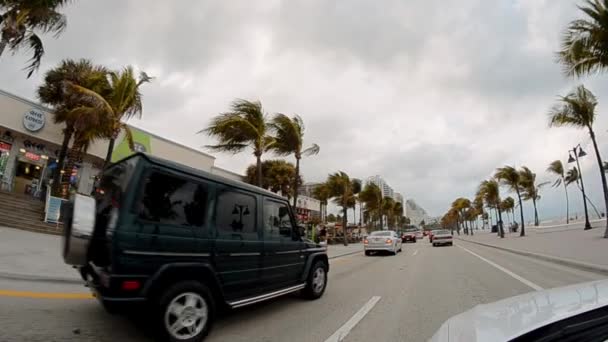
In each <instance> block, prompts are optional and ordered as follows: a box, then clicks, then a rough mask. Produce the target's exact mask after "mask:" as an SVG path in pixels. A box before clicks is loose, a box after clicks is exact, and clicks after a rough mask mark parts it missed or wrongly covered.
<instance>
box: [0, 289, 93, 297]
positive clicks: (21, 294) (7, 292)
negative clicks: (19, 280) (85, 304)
mask: <svg viewBox="0 0 608 342" xmlns="http://www.w3.org/2000/svg"><path fill="white" fill-rule="evenodd" d="M0 297H22V298H44V299H91V298H94V297H93V295H92V294H90V293H59V292H30V291H11V290H0Z"/></svg>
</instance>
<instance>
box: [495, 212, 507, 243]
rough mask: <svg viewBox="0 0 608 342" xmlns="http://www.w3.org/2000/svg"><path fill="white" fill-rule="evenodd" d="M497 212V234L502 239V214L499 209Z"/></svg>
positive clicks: (503, 233)
mask: <svg viewBox="0 0 608 342" xmlns="http://www.w3.org/2000/svg"><path fill="white" fill-rule="evenodd" d="M497 211H498V233H499V234H500V237H501V238H504V237H505V229H504V228H503V225H502V213H501V211H500V208H498V209H497Z"/></svg>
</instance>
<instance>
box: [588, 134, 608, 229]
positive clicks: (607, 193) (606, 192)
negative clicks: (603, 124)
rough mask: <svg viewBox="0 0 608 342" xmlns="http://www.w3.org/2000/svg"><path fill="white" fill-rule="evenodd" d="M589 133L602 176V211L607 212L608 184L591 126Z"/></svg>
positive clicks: (607, 225) (607, 224)
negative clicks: (604, 208)
mask: <svg viewBox="0 0 608 342" xmlns="http://www.w3.org/2000/svg"><path fill="white" fill-rule="evenodd" d="M589 135H590V136H591V141H592V142H593V149H594V150H595V157H596V158H597V165H598V166H599V168H600V176H601V177H602V189H603V190H604V205H605V207H606V210H605V211H604V213H608V184H606V172H605V170H604V168H603V161H602V157H601V156H600V150H599V148H598V147H597V141H595V133H594V132H593V128H591V126H589ZM604 238H608V220H606V230H605V231H604Z"/></svg>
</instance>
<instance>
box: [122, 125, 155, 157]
mask: <svg viewBox="0 0 608 342" xmlns="http://www.w3.org/2000/svg"><path fill="white" fill-rule="evenodd" d="M131 134H132V135H133V145H134V146H133V150H131V149H130V148H129V143H128V141H127V137H126V136H125V137H124V138H123V139H122V141H121V142H120V143H119V144H118V145H116V147H114V151H113V152H112V162H116V161H119V160H121V159H123V158H126V157H128V156H130V155H132V154H133V153H135V152H147V153H152V148H151V146H150V135H148V133H146V132H142V131H140V130H138V129H136V128H131Z"/></svg>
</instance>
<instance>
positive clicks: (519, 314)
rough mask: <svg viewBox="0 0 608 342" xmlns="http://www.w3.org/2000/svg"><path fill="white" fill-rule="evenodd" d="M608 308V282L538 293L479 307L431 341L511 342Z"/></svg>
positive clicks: (456, 318)
mask: <svg viewBox="0 0 608 342" xmlns="http://www.w3.org/2000/svg"><path fill="white" fill-rule="evenodd" d="M606 305H608V279H606V280H600V281H593V282H588V283H582V284H577V285H571V286H566V287H559V288H555V289H550V290H543V291H535V292H530V293H526V294H523V295H519V296H515V297H511V298H506V299H503V300H499V301H497V302H494V303H490V304H481V305H477V306H476V307H474V308H473V309H471V310H468V311H465V312H463V313H461V314H458V315H456V316H453V317H452V318H450V319H448V320H447V321H445V322H444V323H443V325H442V326H441V327H440V328H439V330H437V332H436V333H435V335H433V337H432V338H431V341H433V342H437V341H450V342H459V341H466V342H474V341H508V340H511V339H513V338H515V337H518V336H521V335H523V334H525V333H527V332H530V331H533V330H536V329H537V328H540V327H542V326H545V325H547V324H550V323H553V322H557V321H560V320H562V319H564V318H568V317H572V316H575V315H578V314H581V313H584V312H587V311H590V310H593V309H597V308H600V307H602V306H606Z"/></svg>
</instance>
